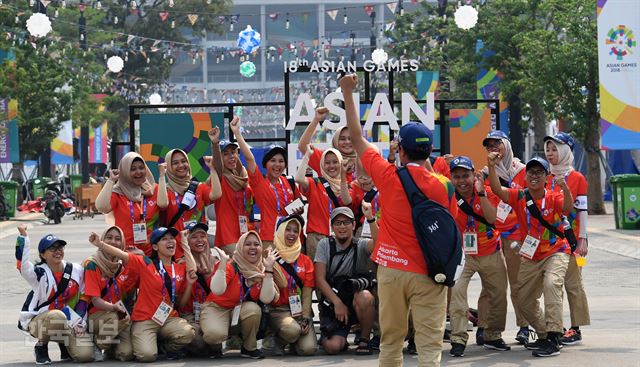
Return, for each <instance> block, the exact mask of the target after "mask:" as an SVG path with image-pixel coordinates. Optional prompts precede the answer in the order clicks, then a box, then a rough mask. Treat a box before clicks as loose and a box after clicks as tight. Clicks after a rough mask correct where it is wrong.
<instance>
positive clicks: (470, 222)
mask: <svg viewBox="0 0 640 367" xmlns="http://www.w3.org/2000/svg"><path fill="white" fill-rule="evenodd" d="M475 196H476V193H475V192H474V193H473V194H471V200H469V206H470V207H471V210H473V201H474V200H475ZM463 200H464V199H463ZM470 229H473V231H474V232H475V230H476V226H475V219H474V218H473V216H472V215H469V214H467V230H470Z"/></svg>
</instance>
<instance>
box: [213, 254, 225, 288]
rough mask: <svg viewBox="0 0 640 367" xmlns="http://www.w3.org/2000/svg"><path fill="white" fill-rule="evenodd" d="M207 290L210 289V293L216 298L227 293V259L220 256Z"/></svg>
mask: <svg viewBox="0 0 640 367" xmlns="http://www.w3.org/2000/svg"><path fill="white" fill-rule="evenodd" d="M209 288H211V293H213V294H215V295H216V296H220V295H222V294H224V292H226V291H227V257H226V256H222V254H221V256H220V263H218V269H217V270H216V271H215V273H213V276H212V277H211V281H209Z"/></svg>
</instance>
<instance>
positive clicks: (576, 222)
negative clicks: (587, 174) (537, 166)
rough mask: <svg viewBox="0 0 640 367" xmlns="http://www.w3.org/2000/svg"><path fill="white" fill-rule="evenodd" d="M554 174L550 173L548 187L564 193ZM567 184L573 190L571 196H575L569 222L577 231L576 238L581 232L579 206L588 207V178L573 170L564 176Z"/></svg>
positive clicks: (584, 208) (574, 230) (574, 231)
mask: <svg viewBox="0 0 640 367" xmlns="http://www.w3.org/2000/svg"><path fill="white" fill-rule="evenodd" d="M554 178H555V176H554V175H549V178H548V181H547V186H546V188H547V189H549V190H551V191H553V192H558V193H562V189H561V188H560V186H558V185H556V182H555V180H554ZM564 180H565V182H566V183H567V186H569V191H571V197H572V198H573V204H574V205H573V209H571V213H569V215H568V216H567V218H569V223H571V228H573V233H575V235H576V238H578V235H579V234H580V217H579V216H578V208H583V210H586V208H587V188H588V184H587V180H586V179H585V178H584V176H583V175H582V173H580V172H578V171H571V172H570V173H569V175H567V176H566V177H565V178H564Z"/></svg>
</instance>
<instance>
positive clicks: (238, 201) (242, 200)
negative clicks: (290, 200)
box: [236, 189, 280, 215]
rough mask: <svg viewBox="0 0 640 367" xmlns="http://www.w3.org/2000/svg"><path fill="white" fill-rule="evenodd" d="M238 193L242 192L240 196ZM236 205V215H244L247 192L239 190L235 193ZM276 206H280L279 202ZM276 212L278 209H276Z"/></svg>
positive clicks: (245, 212)
mask: <svg viewBox="0 0 640 367" xmlns="http://www.w3.org/2000/svg"><path fill="white" fill-rule="evenodd" d="M240 192H242V194H240ZM241 196H242V197H241ZM276 197H277V193H276ZM276 200H277V199H276ZM236 204H237V206H238V215H246V214H247V190H246V189H241V190H239V191H236ZM278 205H280V203H279V202H278ZM278 210H280V209H279V208H278Z"/></svg>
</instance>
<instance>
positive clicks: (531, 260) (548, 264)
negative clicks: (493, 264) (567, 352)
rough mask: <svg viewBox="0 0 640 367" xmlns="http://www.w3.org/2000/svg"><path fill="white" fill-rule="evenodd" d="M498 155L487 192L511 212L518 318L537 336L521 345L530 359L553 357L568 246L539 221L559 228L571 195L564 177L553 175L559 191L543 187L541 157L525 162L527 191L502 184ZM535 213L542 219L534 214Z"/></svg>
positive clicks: (546, 170)
mask: <svg viewBox="0 0 640 367" xmlns="http://www.w3.org/2000/svg"><path fill="white" fill-rule="evenodd" d="M502 158H503V157H502V156H501V155H500V153H498V152H491V153H489V155H488V158H487V161H488V165H489V181H490V183H491V190H492V191H493V192H494V193H495V194H496V195H498V197H500V199H502V201H504V202H506V203H507V204H509V205H510V206H511V207H512V208H513V210H514V211H515V212H516V215H517V218H518V222H519V223H520V228H521V229H522V236H523V237H524V238H523V242H522V245H521V247H520V251H519V254H520V255H521V256H522V262H521V264H520V272H519V273H518V285H517V287H518V289H517V290H518V301H519V302H520V306H521V307H522V312H523V317H524V318H525V319H526V320H528V321H529V322H530V323H531V325H532V326H533V327H534V328H535V330H536V333H537V334H538V340H536V341H535V342H533V343H527V344H525V348H527V349H529V350H532V354H533V356H534V357H550V356H556V355H559V354H560V338H561V337H562V294H563V292H562V287H563V284H564V277H565V274H566V272H567V267H568V266H569V257H570V256H569V255H570V254H571V248H570V245H569V243H568V242H567V240H566V239H564V238H561V237H559V236H557V235H556V234H554V233H553V232H552V231H550V230H549V229H548V228H547V226H545V225H544V224H543V222H546V223H547V224H548V225H549V226H553V227H555V228H563V227H564V221H565V220H566V219H565V218H564V216H565V215H568V214H569V212H570V211H571V208H573V198H572V197H571V191H570V190H569V187H568V186H567V184H566V182H565V181H564V177H557V178H556V184H557V185H559V186H560V188H561V189H562V193H557V192H552V191H550V190H545V183H546V182H547V176H548V175H549V163H547V161H545V160H544V159H543V158H540V157H534V158H532V159H530V160H529V161H528V162H527V164H526V168H525V169H526V180H527V185H528V188H527V189H525V190H519V189H507V188H505V187H503V186H502V184H501V183H500V179H499V178H498V175H497V172H496V168H495V167H496V165H497V164H498V162H500V161H501V160H502ZM533 206H535V207H536V208H535V209H534V208H533ZM532 210H533V212H532ZM536 211H537V212H538V214H539V217H541V218H542V221H540V220H539V219H536V218H535V213H536ZM541 295H544V313H543V312H542V310H541V309H540V304H539V301H538V298H540V296H541Z"/></svg>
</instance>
